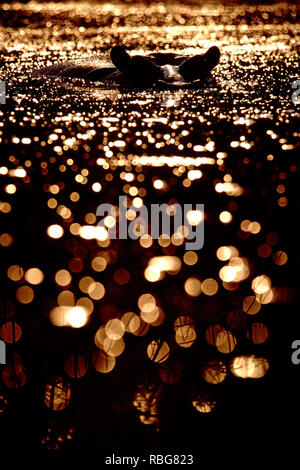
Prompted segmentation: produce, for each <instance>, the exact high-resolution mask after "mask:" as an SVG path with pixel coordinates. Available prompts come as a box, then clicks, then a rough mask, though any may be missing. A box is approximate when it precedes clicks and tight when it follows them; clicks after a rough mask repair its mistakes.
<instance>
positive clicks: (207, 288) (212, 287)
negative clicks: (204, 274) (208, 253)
mask: <svg viewBox="0 0 300 470" xmlns="http://www.w3.org/2000/svg"><path fill="white" fill-rule="evenodd" d="M201 289H202V292H203V293H204V294H205V295H215V294H216V293H217V292H218V289H219V286H218V283H217V281H216V280H215V279H212V278H209V279H205V280H204V281H203V282H202V285H201Z"/></svg>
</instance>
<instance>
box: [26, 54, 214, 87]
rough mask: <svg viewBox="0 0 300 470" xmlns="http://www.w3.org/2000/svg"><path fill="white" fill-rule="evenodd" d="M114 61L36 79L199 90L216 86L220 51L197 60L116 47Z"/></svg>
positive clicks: (53, 70) (58, 69) (69, 67)
mask: <svg viewBox="0 0 300 470" xmlns="http://www.w3.org/2000/svg"><path fill="white" fill-rule="evenodd" d="M110 59H111V62H112V64H113V65H114V67H101V66H95V65H90V64H60V65H55V66H52V67H47V68H44V69H41V70H39V71H38V72H37V73H35V74H34V75H35V76H40V75H46V76H49V77H51V76H58V77H65V78H83V79H85V80H89V81H91V82H102V83H104V84H108V85H117V86H119V87H124V88H149V87H152V86H156V87H158V88H159V87H162V88H197V87H201V86H203V85H205V84H210V83H211V82H212V80H213V78H212V75H211V71H212V69H213V68H214V67H215V66H216V65H217V64H218V62H219V59H220V50H219V49H218V48H217V47H216V46H213V47H211V48H210V49H208V51H206V52H205V54H202V55H195V56H185V55H177V54H174V53H163V52H157V53H152V54H149V55H146V56H140V55H134V56H132V57H131V56H130V55H129V54H128V52H127V51H126V50H125V48H124V47H123V46H114V47H113V48H112V49H111V52H110Z"/></svg>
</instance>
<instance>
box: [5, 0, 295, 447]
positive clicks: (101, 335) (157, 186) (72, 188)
mask: <svg viewBox="0 0 300 470" xmlns="http://www.w3.org/2000/svg"><path fill="white" fill-rule="evenodd" d="M0 8H1V16H0V66H1V75H2V81H3V82H4V83H5V86H6V92H7V97H6V103H4V104H1V105H0V145H1V150H0V152H1V153H0V184H1V196H0V211H1V214H0V215H1V218H0V224H1V225H0V252H1V262H0V281H1V299H0V302H1V303H0V320H1V324H0V337H1V338H2V339H3V340H4V341H5V342H6V350H7V364H6V365H1V366H0V367H1V370H0V372H1V379H2V380H1V384H0V428H1V431H2V433H3V436H4V437H3V439H2V441H1V442H2V444H1V447H3V448H5V447H6V448H7V447H8V448H18V449H19V448H35V449H39V448H43V449H49V450H57V449H62V450H64V449H72V450H81V449H82V450H83V449H92V450H101V449H102V450H103V449H108V451H109V452H111V449H112V448H113V449H114V450H115V451H117V450H118V449H120V448H125V449H128V448H133V449H137V448H140V447H141V448H142V449H143V451H145V452H147V449H148V448H150V447H156V448H158V449H160V450H162V449H166V448H171V447H176V449H177V452H180V451H181V450H182V451H183V450H184V449H190V448H203V449H205V448H216V449H218V448H220V447H227V448H230V449H232V448H238V447H247V448H256V447H264V446H267V447H270V446H277V447H278V446H279V447H280V446H281V447H287V446H293V445H296V442H297V434H296V430H297V422H298V420H299V403H298V395H297V393H298V392H297V386H298V383H299V379H298V378H297V375H298V374H299V372H298V369H297V365H294V364H292V361H291V354H292V349H291V344H292V342H293V341H294V340H296V339H298V338H299V339H300V327H299V326H298V319H297V316H298V314H299V308H298V306H297V304H298V291H297V289H298V285H299V283H298V281H299V241H298V240H299V237H298V233H297V228H296V226H297V222H298V217H299V214H298V213H299V204H298V202H299V195H298V193H299V191H298V185H297V169H298V162H297V158H296V157H297V156H298V155H299V135H300V129H299V99H298V98H297V91H296V90H297V84H294V83H295V81H296V80H297V79H298V80H299V63H298V53H299V9H298V8H297V6H296V4H295V3H290V4H288V3H276V4H271V3H268V4H266V5H254V4H248V5H246V4H242V5H239V4H231V5H226V4H225V3H224V4H222V3H214V4H206V5H205V6H202V5H201V4H199V5H189V4H188V3H186V2H184V3H183V2H180V3H172V4H169V5H164V4H163V3H153V4H148V5H144V4H138V5H133V4H131V5H128V4H122V3H114V4H109V3H107V4H95V3H90V4H89V3H84V2H70V3H39V2H30V3H28V4H26V5H24V4H23V5H22V4H19V3H11V4H2V6H1V7H0ZM115 44H124V45H126V46H127V47H128V49H129V50H130V51H131V53H140V54H141V53H147V52H150V51H156V52H178V53H181V54H187V55H188V54H195V53H201V52H204V51H205V50H207V49H208V47H210V46H212V45H217V46H218V47H219V48H220V50H221V60H220V64H219V65H218V66H217V68H216V70H215V71H214V77H215V83H214V84H213V85H212V86H211V87H209V88H203V89H200V90H181V91H172V90H170V91H168V90H164V91H155V90H151V89H147V90H143V91H141V90H134V91H129V90H127V91H126V90H125V91H124V90H123V91H122V90H119V89H118V88H117V87H114V88H108V87H105V86H104V85H103V84H101V83H96V84H93V85H91V84H90V83H88V82H85V81H84V80H80V79H77V80H65V79H64V80H61V79H60V78H57V79H55V78H49V77H48V78H46V77H44V76H34V77H32V73H33V72H35V71H36V70H38V69H39V68H42V67H46V66H52V65H55V64H61V63H63V62H71V63H73V62H79V63H82V62H83V63H92V64H99V65H101V64H105V63H107V54H108V52H109V50H110V48H111V47H112V45H115ZM293 84H294V85H293ZM293 86H294V88H293ZM293 92H294V95H293ZM0 96H1V95H0ZM119 196H127V198H128V199H127V202H128V207H129V206H130V205H131V204H133V205H134V206H135V207H136V209H137V210H138V209H139V208H140V207H141V205H142V204H144V205H145V206H146V207H147V208H149V209H150V205H151V204H162V203H166V204H168V205H169V206H172V207H174V204H176V203H178V204H180V205H183V204H187V203H189V204H204V233H205V239H204V246H203V248H202V249H200V250H195V251H193V250H192V249H189V250H186V248H185V240H184V238H181V239H179V240H178V239H175V238H174V236H173V237H171V239H167V240H163V239H162V238H160V239H158V240H155V239H154V240H152V239H151V237H146V238H145V239H144V240H139V239H137V240H131V239H128V240H113V239H111V240H110V239H109V237H108V235H107V231H105V230H104V229H103V230H102V231H101V230H99V229H96V228H95V227H96V226H97V222H98V218H97V217H96V210H97V207H98V206H99V204H101V203H110V204H114V205H115V206H118V204H119ZM197 214H198V216H200V217H201V214H202V213H201V212H200V213H199V212H198V213H197ZM202 215H203V214H202ZM127 218H128V219H129V220H130V221H131V220H133V215H132V212H131V213H129V214H127ZM111 222H112V218H110V219H109V220H108V219H107V225H109V224H110V223H111ZM97 230H98V231H97ZM171 235H172V234H171ZM128 312H130V313H128ZM124 314H126V316H125V317H124ZM112 320H113V321H112ZM66 324H67V326H64V325H66ZM125 329H126V332H125ZM298 367H300V365H299V366H298ZM121 453H122V452H121ZM123 454H124V452H123ZM124 455H130V454H124Z"/></svg>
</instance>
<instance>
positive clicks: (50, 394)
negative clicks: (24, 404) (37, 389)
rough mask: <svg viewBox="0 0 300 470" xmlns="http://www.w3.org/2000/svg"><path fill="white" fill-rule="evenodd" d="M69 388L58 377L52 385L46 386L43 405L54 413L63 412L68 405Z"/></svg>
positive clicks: (69, 398)
mask: <svg viewBox="0 0 300 470" xmlns="http://www.w3.org/2000/svg"><path fill="white" fill-rule="evenodd" d="M70 400H71V387H70V384H68V383H67V382H64V381H63V379H62V378H60V377H58V378H57V379H55V381H53V382H52V383H49V384H47V385H46V388H45V395H44V403H45V405H46V406H47V407H48V408H51V409H52V410H54V411H59V410H63V409H64V408H66V406H68V405H69V404H70Z"/></svg>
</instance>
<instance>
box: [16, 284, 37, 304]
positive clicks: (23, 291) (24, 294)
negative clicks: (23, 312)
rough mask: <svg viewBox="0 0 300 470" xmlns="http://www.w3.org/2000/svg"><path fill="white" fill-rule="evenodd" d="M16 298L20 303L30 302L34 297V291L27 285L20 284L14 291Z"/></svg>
mask: <svg viewBox="0 0 300 470" xmlns="http://www.w3.org/2000/svg"><path fill="white" fill-rule="evenodd" d="M16 298H17V300H18V301H19V302H20V303H22V304H30V302H32V301H33V298H34V291H33V289H32V288H31V287H29V286H22V287H19V289H18V290H17V292H16Z"/></svg>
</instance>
